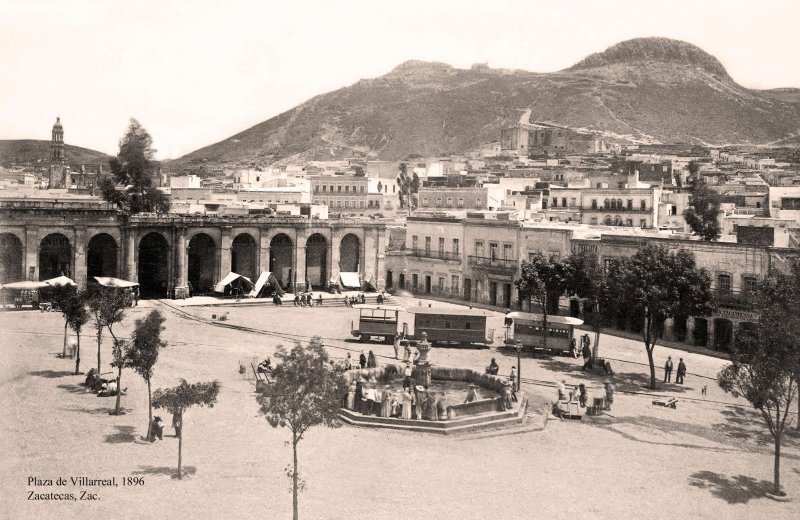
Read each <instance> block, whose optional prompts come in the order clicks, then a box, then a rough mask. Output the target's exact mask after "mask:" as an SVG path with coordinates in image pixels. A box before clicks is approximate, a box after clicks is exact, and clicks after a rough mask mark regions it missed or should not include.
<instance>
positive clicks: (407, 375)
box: [403, 361, 412, 388]
mask: <svg viewBox="0 0 800 520" xmlns="http://www.w3.org/2000/svg"><path fill="white" fill-rule="evenodd" d="M411 372H412V370H411V361H409V362H408V363H406V368H405V370H403V388H411Z"/></svg>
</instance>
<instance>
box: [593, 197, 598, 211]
mask: <svg viewBox="0 0 800 520" xmlns="http://www.w3.org/2000/svg"><path fill="white" fill-rule="evenodd" d="M592 209H597V199H592Z"/></svg>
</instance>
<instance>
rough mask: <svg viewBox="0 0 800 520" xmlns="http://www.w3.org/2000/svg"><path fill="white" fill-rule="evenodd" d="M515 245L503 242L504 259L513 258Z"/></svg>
mask: <svg viewBox="0 0 800 520" xmlns="http://www.w3.org/2000/svg"><path fill="white" fill-rule="evenodd" d="M513 247H514V246H512V245H511V244H503V260H511V258H512V256H513V255H514V253H513Z"/></svg>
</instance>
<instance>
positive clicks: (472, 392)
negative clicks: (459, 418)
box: [464, 383, 481, 404]
mask: <svg viewBox="0 0 800 520" xmlns="http://www.w3.org/2000/svg"><path fill="white" fill-rule="evenodd" d="M480 398H481V397H480V395H479V394H478V387H476V386H475V383H470V385H469V390H467V398H466V399H465V400H464V404H466V403H471V402H473V401H477V400H478V399H480Z"/></svg>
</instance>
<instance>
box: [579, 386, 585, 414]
mask: <svg viewBox="0 0 800 520" xmlns="http://www.w3.org/2000/svg"><path fill="white" fill-rule="evenodd" d="M578 390H579V391H580V398H579V401H580V404H581V408H586V385H584V384H583V383H581V384H579V385H578Z"/></svg>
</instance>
